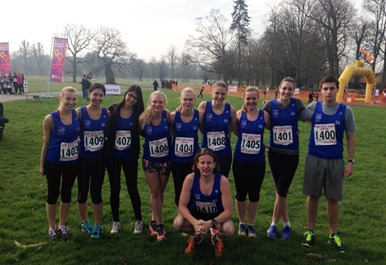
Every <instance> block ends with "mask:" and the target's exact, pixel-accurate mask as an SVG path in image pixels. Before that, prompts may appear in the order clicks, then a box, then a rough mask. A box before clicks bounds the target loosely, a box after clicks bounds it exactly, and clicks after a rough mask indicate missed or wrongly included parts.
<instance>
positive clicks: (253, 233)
mask: <svg viewBox="0 0 386 265" xmlns="http://www.w3.org/2000/svg"><path fill="white" fill-rule="evenodd" d="M248 237H249V238H255V237H256V230H255V227H254V226H253V225H250V224H249V225H248Z"/></svg>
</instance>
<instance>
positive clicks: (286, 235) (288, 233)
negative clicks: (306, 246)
mask: <svg viewBox="0 0 386 265" xmlns="http://www.w3.org/2000/svg"><path fill="white" fill-rule="evenodd" d="M291 234H292V228H291V227H290V226H288V225H286V226H284V229H283V232H282V234H281V238H282V239H290V237H291Z"/></svg>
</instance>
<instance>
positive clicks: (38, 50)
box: [32, 42, 48, 76]
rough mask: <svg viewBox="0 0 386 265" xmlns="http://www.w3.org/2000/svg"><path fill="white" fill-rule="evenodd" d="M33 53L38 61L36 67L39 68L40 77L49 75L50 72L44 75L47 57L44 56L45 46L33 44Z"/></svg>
mask: <svg viewBox="0 0 386 265" xmlns="http://www.w3.org/2000/svg"><path fill="white" fill-rule="evenodd" d="M32 53H33V56H34V58H35V61H36V65H37V67H38V74H39V75H40V76H42V75H44V74H47V73H48V72H46V73H44V71H43V63H44V61H45V58H46V57H45V55H44V47H43V44H41V43H40V42H38V43H37V44H36V45H35V44H32Z"/></svg>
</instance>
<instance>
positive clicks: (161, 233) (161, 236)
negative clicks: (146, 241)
mask: <svg viewBox="0 0 386 265" xmlns="http://www.w3.org/2000/svg"><path fill="white" fill-rule="evenodd" d="M156 235H157V241H162V240H165V239H166V231H165V228H164V226H163V225H162V224H161V225H158V226H157V231H156Z"/></svg>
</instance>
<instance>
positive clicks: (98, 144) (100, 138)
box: [84, 131, 105, 152]
mask: <svg viewBox="0 0 386 265" xmlns="http://www.w3.org/2000/svg"><path fill="white" fill-rule="evenodd" d="M104 141H105V139H104V134H103V131H85V132H84V149H85V150H86V151H89V152H95V151H98V150H102V148H103V144H104Z"/></svg>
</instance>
